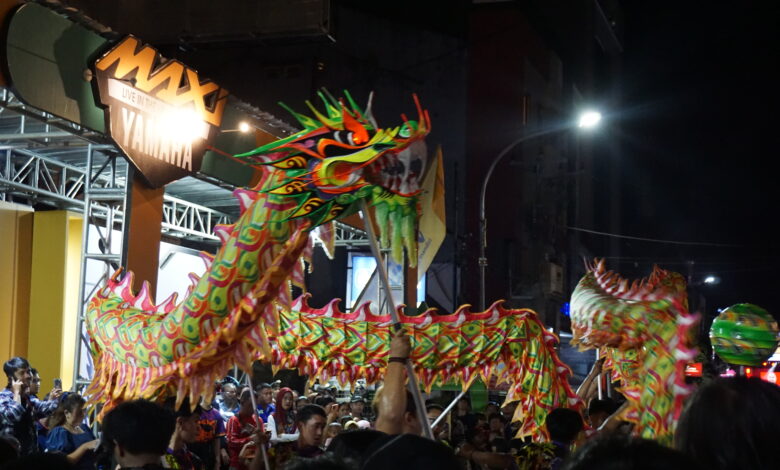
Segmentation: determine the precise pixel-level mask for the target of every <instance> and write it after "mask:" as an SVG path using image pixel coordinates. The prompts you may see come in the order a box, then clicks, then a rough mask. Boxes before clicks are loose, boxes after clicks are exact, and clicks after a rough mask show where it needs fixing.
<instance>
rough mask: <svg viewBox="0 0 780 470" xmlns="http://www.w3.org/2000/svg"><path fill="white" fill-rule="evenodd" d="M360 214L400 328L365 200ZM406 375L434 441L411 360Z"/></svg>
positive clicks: (424, 425) (418, 415)
mask: <svg viewBox="0 0 780 470" xmlns="http://www.w3.org/2000/svg"><path fill="white" fill-rule="evenodd" d="M360 204H361V208H360V212H361V213H362V214H363V222H364V224H365V226H366V233H367V234H368V241H369V245H370V246H371V253H373V255H374V259H375V260H376V269H377V272H378V273H379V279H380V280H381V281H382V285H383V286H384V289H385V295H386V296H387V302H388V303H389V304H390V316H391V317H392V318H393V323H395V324H396V325H398V326H399V327H400V325H401V322H400V320H399V319H398V312H397V311H396V308H395V300H393V292H392V290H390V280H389V279H388V277H387V271H386V270H385V265H384V263H383V262H382V254H381V252H380V251H379V243H377V241H376V236H375V235H374V227H373V225H372V223H373V222H372V221H371V214H370V213H369V212H368V204H366V200H365V199H363V200H362V201H361V202H360ZM406 375H407V376H408V377H409V391H410V392H411V393H412V398H413V399H414V406H415V408H417V417H418V418H420V424H421V425H422V429H423V434H425V437H427V438H429V439H431V440H433V439H434V437H433V431H432V430H431V424H430V423H429V422H428V415H427V413H426V411H425V404H424V403H423V400H422V396H421V395H420V386H419V385H418V384H417V377H415V375H414V367H412V363H411V362H410V361H409V359H407V360H406Z"/></svg>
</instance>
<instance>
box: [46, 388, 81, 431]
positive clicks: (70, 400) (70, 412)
mask: <svg viewBox="0 0 780 470" xmlns="http://www.w3.org/2000/svg"><path fill="white" fill-rule="evenodd" d="M85 403H86V400H84V398H83V397H82V396H81V395H79V394H78V393H68V394H67V395H63V397H62V398H61V399H60V404H59V405H58V406H57V409H56V410H54V413H52V414H51V416H50V417H49V419H48V421H47V423H46V424H47V426H48V427H49V429H53V428H55V427H57V426H63V425H65V424H67V425H68V426H71V427H74V428H75V427H78V426H79V425H80V424H81V422H82V421H84V404H85Z"/></svg>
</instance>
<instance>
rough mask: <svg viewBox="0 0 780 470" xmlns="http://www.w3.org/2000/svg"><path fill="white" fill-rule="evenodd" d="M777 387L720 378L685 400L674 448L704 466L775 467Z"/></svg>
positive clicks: (779, 420)
mask: <svg viewBox="0 0 780 470" xmlns="http://www.w3.org/2000/svg"><path fill="white" fill-rule="evenodd" d="M778 434H780V387H778V386H777V385H773V384H771V383H769V382H764V381H763V380H760V379H757V378H752V379H747V378H744V377H731V378H719V379H716V380H714V381H712V382H711V383H709V384H706V385H702V386H701V387H700V388H699V389H698V390H697V391H696V392H695V393H694V395H693V396H692V397H691V398H690V400H689V401H688V403H687V405H686V408H685V410H684V411H683V414H682V416H681V417H680V422H679V423H678V425H677V431H676V433H675V447H677V449H679V450H681V451H682V452H683V453H685V454H687V455H689V456H690V457H692V458H693V459H694V460H696V461H697V462H699V464H701V466H702V467H703V468H707V469H712V470H721V469H726V468H728V469H736V470H739V469H760V470H763V469H770V468H772V469H776V468H780V454H778V452H777V448H776V447H775V445H776V444H775V443H774V438H773V437H772V436H777V435H778Z"/></svg>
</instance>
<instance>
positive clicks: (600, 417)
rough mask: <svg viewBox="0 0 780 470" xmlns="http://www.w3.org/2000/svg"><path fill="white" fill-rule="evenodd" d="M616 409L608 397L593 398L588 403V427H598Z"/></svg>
mask: <svg viewBox="0 0 780 470" xmlns="http://www.w3.org/2000/svg"><path fill="white" fill-rule="evenodd" d="M615 410H616V407H615V402H613V401H612V400H610V399H609V398H602V399H599V398H594V399H593V400H591V401H590V405H588V421H589V424H590V427H592V428H593V429H598V428H599V427H600V426H601V425H602V424H604V421H606V420H607V418H609V416H610V415H611V414H612V413H614V412H615Z"/></svg>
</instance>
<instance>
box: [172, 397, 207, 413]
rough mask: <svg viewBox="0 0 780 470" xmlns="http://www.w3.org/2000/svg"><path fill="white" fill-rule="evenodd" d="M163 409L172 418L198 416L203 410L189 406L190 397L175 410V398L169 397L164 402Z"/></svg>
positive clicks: (197, 406)
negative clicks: (171, 415)
mask: <svg viewBox="0 0 780 470" xmlns="http://www.w3.org/2000/svg"><path fill="white" fill-rule="evenodd" d="M163 407H165V409H166V410H168V411H169V412H171V414H173V417H174V418H189V417H190V416H192V415H200V414H201V413H202V412H203V408H201V407H200V405H195V408H192V407H191V406H190V397H186V398H185V399H184V400H183V401H182V402H181V406H179V408H176V397H170V398H168V399H166V400H165V402H164V403H163Z"/></svg>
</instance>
